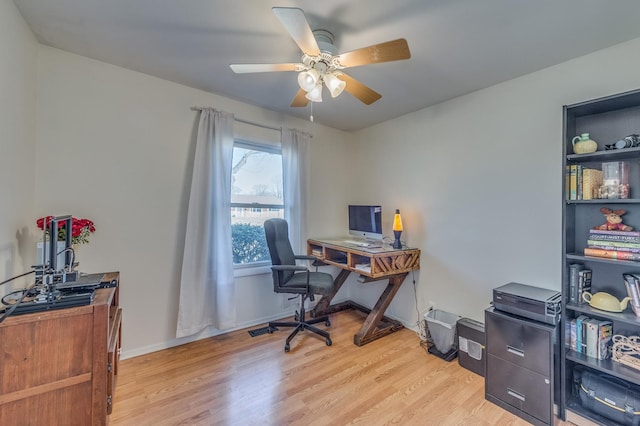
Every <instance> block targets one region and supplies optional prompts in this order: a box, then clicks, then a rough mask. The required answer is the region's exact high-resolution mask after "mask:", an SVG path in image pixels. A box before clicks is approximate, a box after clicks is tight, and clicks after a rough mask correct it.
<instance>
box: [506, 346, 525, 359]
mask: <svg viewBox="0 0 640 426" xmlns="http://www.w3.org/2000/svg"><path fill="white" fill-rule="evenodd" d="M507 352H510V353H512V354H514V355H518V356H521V357H523V358H524V351H523V350H520V349H518V348H514V347H513V346H509V345H507Z"/></svg>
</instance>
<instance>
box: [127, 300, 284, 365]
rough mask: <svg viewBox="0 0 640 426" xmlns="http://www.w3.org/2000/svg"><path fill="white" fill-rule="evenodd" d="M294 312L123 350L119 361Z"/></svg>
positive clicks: (210, 328) (254, 324) (251, 325)
mask: <svg viewBox="0 0 640 426" xmlns="http://www.w3.org/2000/svg"><path fill="white" fill-rule="evenodd" d="M294 312H295V308H292V309H291V312H288V313H287V312H284V313H282V312H280V313H278V314H274V315H272V316H269V317H264V318H256V319H254V320H252V321H249V322H245V323H241V324H238V325H237V326H235V327H233V328H231V329H228V330H217V329H215V328H213V327H209V328H207V329H206V330H203V331H201V332H200V333H197V334H193V335H191V336H187V337H182V338H179V339H178V338H176V339H171V340H167V341H164V342H162V343H157V344H154V345H148V346H142V347H139V348H135V349H133V350H123V351H122V352H121V354H120V359H123V360H124V359H128V358H133V357H136V356H140V355H146V354H150V353H152V352H157V351H161V350H163V349H169V348H173V347H175V346H180V345H184V344H187V343H191V342H195V341H196V340H201V339H207V338H209V337H213V336H219V335H221V334H225V333H230V332H232V331H238V330H242V329H244V328H249V327H253V326H256V325H259V324H264V323H267V322H269V321H275V320H278V319H282V318H285V317H287V316H291V315H293V313H294Z"/></svg>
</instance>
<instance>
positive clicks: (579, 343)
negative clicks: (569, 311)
mask: <svg viewBox="0 0 640 426" xmlns="http://www.w3.org/2000/svg"><path fill="white" fill-rule="evenodd" d="M588 319H589V317H587V316H586V315H580V316H578V318H576V352H578V353H580V354H583V353H585V352H586V345H587V342H586V339H584V340H583V338H584V337H585V336H584V334H585V330H584V327H583V324H582V323H583V322H584V321H586V320H588Z"/></svg>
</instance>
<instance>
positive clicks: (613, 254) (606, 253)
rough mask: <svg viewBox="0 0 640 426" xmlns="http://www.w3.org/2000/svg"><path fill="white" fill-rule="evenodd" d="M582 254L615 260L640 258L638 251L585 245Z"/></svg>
mask: <svg viewBox="0 0 640 426" xmlns="http://www.w3.org/2000/svg"><path fill="white" fill-rule="evenodd" d="M584 255H585V256H592V257H602V258H606V259H617V260H640V253H632V252H628V251H621V250H603V249H599V248H593V247H586V248H585V249H584Z"/></svg>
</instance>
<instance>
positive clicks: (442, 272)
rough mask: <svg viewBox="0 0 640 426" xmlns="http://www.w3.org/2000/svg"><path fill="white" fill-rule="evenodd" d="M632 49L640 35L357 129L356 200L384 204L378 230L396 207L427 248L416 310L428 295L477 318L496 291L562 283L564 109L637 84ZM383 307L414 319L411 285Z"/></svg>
mask: <svg viewBox="0 0 640 426" xmlns="http://www.w3.org/2000/svg"><path fill="white" fill-rule="evenodd" d="M638 51H640V39H637V40H633V41H631V42H628V43H624V44H621V45H618V46H614V47H612V48H609V49H606V50H602V51H599V52H596V53H594V54H590V55H588V56H584V57H581V58H578V59H575V60H572V61H569V62H565V63H563V64H560V65H557V66H554V67H551V68H548V69H545V70H542V71H540V72H536V73H533V74H529V75H526V76H524V77H521V78H517V79H515V80H511V81H507V82H505V83H502V84H499V85H496V86H493V87H490V88H488V89H485V90H481V91H478V92H475V93H472V94H470V95H468V96H463V97H460V98H457V99H454V100H452V101H449V102H445V103H442V104H439V105H436V106H434V107H431V108H427V109H424V110H421V111H418V112H415V113H412V114H409V115H406V116H403V117H400V118H398V119H395V120H391V121H388V122H385V123H381V124H379V125H376V126H373V127H371V128H368V129H365V130H362V131H360V132H358V133H357V134H356V135H355V139H356V144H357V154H358V155H357V156H356V158H358V159H359V160H361V163H360V166H361V170H362V172H361V173H360V174H359V175H358V177H359V178H360V179H361V180H360V181H359V184H358V186H359V188H360V194H361V196H363V197H369V198H377V199H378V200H379V202H381V203H382V204H383V205H384V206H385V214H386V220H385V221H386V222H387V226H386V227H385V229H389V230H390V228H391V220H392V216H391V214H392V213H393V209H395V208H399V209H400V210H401V213H402V216H403V224H404V228H405V232H404V233H403V238H406V240H407V241H408V243H409V245H410V246H413V247H418V248H420V249H421V251H422V257H421V269H420V272H419V274H417V275H416V276H417V277H418V278H419V279H418V282H417V294H418V297H417V299H418V310H419V311H423V310H424V309H425V308H426V305H427V304H428V302H429V301H433V302H435V306H436V308H439V309H443V310H446V311H449V312H453V313H456V314H459V315H462V316H466V317H470V318H474V319H477V320H481V321H483V320H484V317H483V310H484V308H485V307H487V306H488V305H489V302H490V300H491V295H492V293H491V290H492V289H493V288H494V287H497V286H499V285H502V284H505V283H507V282H510V281H516V282H521V283H525V284H531V285H536V286H540V287H545V288H551V289H557V290H559V289H560V280H561V273H562V271H561V232H562V231H561V209H562V195H561V190H562V184H563V182H564V180H563V179H564V178H563V171H562V166H561V164H562V143H563V142H562V107H563V105H566V104H571V103H576V102H580V101H585V100H589V99H593V98H596V97H601V96H606V95H610V94H614V93H619V92H624V91H628V90H633V89H637V88H640V73H639V72H638V70H639V69H640V56H638V54H637V53H638ZM427 80H428V79H427ZM426 84H428V81H427V82H426ZM638 131H639V132H640V123H638ZM620 136H621V137H622V136H626V135H620ZM602 142H605V143H611V142H614V141H602ZM389 233H390V231H389ZM407 281H409V280H407ZM355 298H356V299H363V300H364V301H367V302H369V303H370V299H371V295H370V293H369V292H368V291H366V290H365V289H364V288H363V289H361V291H358V292H357V294H356V295H355ZM390 312H391V313H392V314H393V315H395V316H397V317H399V318H400V319H401V320H402V321H404V322H405V323H407V324H415V321H416V318H417V314H416V306H415V301H414V291H413V286H412V285H411V283H410V282H405V284H404V285H403V287H402V288H401V290H400V292H399V294H398V295H397V297H396V299H395V300H394V302H393V303H392V305H391V307H390Z"/></svg>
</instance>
